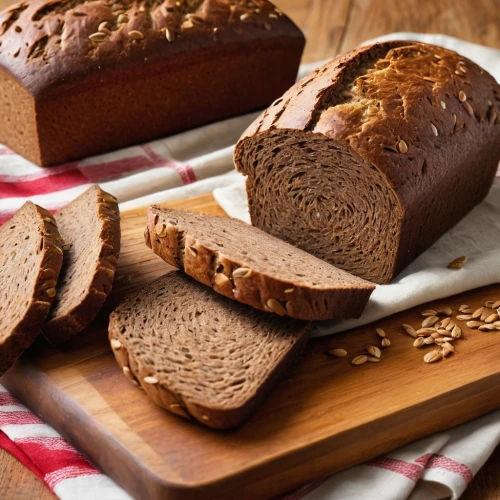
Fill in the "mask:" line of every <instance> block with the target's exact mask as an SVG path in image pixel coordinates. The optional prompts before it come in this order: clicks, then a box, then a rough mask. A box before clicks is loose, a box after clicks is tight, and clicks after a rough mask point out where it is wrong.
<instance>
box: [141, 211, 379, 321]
mask: <svg viewBox="0 0 500 500" xmlns="http://www.w3.org/2000/svg"><path fill="white" fill-rule="evenodd" d="M145 235H146V244H147V245H148V246H150V247H151V248H152V249H153V252H155V253H156V254H157V255H159V256H160V257H161V258H162V259H163V260H165V261H166V262H168V263H169V264H171V265H173V266H176V267H178V268H181V269H184V271H185V272H186V273H187V274H189V275H190V276H192V277H193V278H195V279H196V280H198V281H200V282H201V283H204V284H205V285H208V286H211V287H213V289H214V290H215V291H216V292H219V293H221V294H222V295H225V296H226V297H229V298H231V299H235V300H237V301H239V302H243V303H245V304H249V305H251V306H253V307H255V308H257V309H262V310H264V311H268V312H274V313H276V314H279V315H283V316H284V315H288V316H291V317H293V318H297V319H304V320H319V319H330V318H352V317H359V316H360V314H361V312H362V311H363V309H364V307H365V305H366V302H367V301H368V298H369V297H370V294H371V293H372V291H373V289H374V288H375V286H374V285H373V284H372V283H368V282H367V281H364V280H362V279H360V278H357V277H356V276H352V275H351V274H349V273H346V272H345V271H342V270H341V269H337V268H335V267H333V266H331V265H330V264H327V263H326V262H323V261H321V260H320V259H317V258H316V257H313V256H312V255H310V254H308V253H306V252H304V251H302V250H300V249H298V248H295V247H292V246H291V245H289V244H288V243H285V242H284V241H281V240H279V239H278V238H275V237H274V236H271V235H269V234H267V233H265V232H264V231H261V230H260V229H257V228H255V227H252V226H249V225H248V224H245V223H244V222H241V221H238V220H235V219H230V218H229V217H213V216H210V215H199V214H195V213H193V212H188V211H185V210H173V209H162V208H159V207H154V206H153V207H150V208H149V210H148V226H147V228H146V233H145Z"/></svg>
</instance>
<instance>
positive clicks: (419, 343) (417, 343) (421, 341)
mask: <svg viewBox="0 0 500 500" xmlns="http://www.w3.org/2000/svg"><path fill="white" fill-rule="evenodd" d="M423 345H424V337H418V338H416V339H415V341H414V342H413V347H421V346H423Z"/></svg>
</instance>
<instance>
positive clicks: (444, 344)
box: [441, 342, 455, 352]
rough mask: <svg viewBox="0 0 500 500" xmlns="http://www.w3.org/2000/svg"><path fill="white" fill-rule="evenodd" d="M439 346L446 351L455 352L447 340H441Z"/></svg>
mask: <svg viewBox="0 0 500 500" xmlns="http://www.w3.org/2000/svg"><path fill="white" fill-rule="evenodd" d="M441 347H444V348H445V349H448V351H451V352H455V347H454V346H453V345H452V344H450V343H449V342H443V344H442V345H441Z"/></svg>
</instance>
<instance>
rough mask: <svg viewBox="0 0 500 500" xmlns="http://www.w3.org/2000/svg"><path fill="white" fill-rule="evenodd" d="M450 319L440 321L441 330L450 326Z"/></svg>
mask: <svg viewBox="0 0 500 500" xmlns="http://www.w3.org/2000/svg"><path fill="white" fill-rule="evenodd" d="M450 321H451V318H444V319H443V321H441V328H446V327H447V326H448V325H449V324H450Z"/></svg>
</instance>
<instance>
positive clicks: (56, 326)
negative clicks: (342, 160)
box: [43, 185, 120, 345]
mask: <svg viewBox="0 0 500 500" xmlns="http://www.w3.org/2000/svg"><path fill="white" fill-rule="evenodd" d="M55 219H56V221H57V226H58V228H59V231H60V233H61V237H62V239H63V241H64V245H63V249H64V264H63V268H62V270H61V276H60V278H59V281H58V282H57V297H56V299H55V301H54V304H53V306H52V309H51V310H50V313H49V316H48V318H47V323H46V324H45V325H44V327H43V333H44V335H45V337H46V338H47V339H48V340H49V341H50V342H51V343H52V344H54V345H59V344H61V343H63V342H65V341H66V340H68V339H70V338H71V337H73V336H74V335H75V334H77V333H78V332H80V331H81V330H83V329H84V328H85V327H86V326H87V325H88V324H89V323H90V322H91V321H92V320H93V319H94V317H95V315H96V314H97V312H98V311H99V309H101V307H102V305H103V304H104V301H105V300H106V297H107V296H108V295H109V293H110V292H111V287H112V284H113V278H114V276H115V270H116V264H117V259H118V254H119V252H120V213H119V209H118V203H117V201H116V198H115V197H114V196H112V195H110V194H109V193H106V192H105V191H103V190H102V189H101V188H100V187H99V186H97V185H96V186H92V187H90V188H89V189H88V190H87V191H85V192H84V193H83V194H82V195H81V196H79V197H78V198H76V199H75V200H73V201H72V202H71V203H69V204H68V205H66V206H65V207H63V208H62V209H61V210H59V211H58V212H56V214H55Z"/></svg>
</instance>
